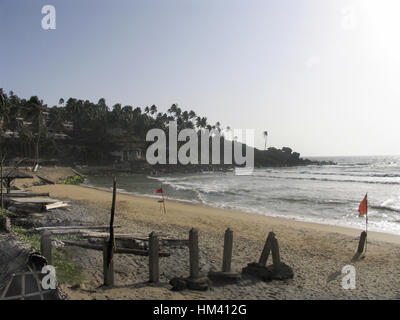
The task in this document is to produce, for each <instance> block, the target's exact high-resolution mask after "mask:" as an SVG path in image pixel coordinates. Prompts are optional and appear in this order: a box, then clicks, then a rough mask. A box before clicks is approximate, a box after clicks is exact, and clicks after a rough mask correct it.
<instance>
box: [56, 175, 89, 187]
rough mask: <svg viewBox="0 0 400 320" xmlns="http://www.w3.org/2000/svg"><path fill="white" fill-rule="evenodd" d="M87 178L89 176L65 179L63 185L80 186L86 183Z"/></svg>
mask: <svg viewBox="0 0 400 320" xmlns="http://www.w3.org/2000/svg"><path fill="white" fill-rule="evenodd" d="M86 178H87V176H84V175H81V176H74V177H71V178H68V179H65V180H64V181H62V182H61V183H62V184H72V185H79V184H81V183H83V181H85V179H86Z"/></svg>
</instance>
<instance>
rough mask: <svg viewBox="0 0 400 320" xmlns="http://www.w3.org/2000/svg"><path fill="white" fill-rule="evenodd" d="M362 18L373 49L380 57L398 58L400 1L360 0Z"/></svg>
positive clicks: (399, 47) (399, 51)
mask: <svg viewBox="0 0 400 320" xmlns="http://www.w3.org/2000/svg"><path fill="white" fill-rule="evenodd" d="M359 4H360V7H361V8H362V15H363V16H362V20H363V24H364V27H365V30H366V32H367V34H366V36H367V37H368V40H369V41H371V44H372V46H373V49H374V50H375V51H376V53H377V54H378V55H379V56H380V57H381V58H382V59H386V58H394V59H397V60H398V59H399V53H400V41H399V37H398V35H399V31H400V19H399V16H400V1H399V0H383V1H378V0H361V1H360V2H359Z"/></svg>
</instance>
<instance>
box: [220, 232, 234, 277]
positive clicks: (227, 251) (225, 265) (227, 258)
mask: <svg viewBox="0 0 400 320" xmlns="http://www.w3.org/2000/svg"><path fill="white" fill-rule="evenodd" d="M232 245H233V231H232V230H231V229H229V228H228V229H226V231H225V239H224V255H223V258H222V272H230V271H231V262H232Z"/></svg>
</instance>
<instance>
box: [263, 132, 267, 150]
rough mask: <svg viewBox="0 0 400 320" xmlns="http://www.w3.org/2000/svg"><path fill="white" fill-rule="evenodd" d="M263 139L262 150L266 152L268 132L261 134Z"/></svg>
mask: <svg viewBox="0 0 400 320" xmlns="http://www.w3.org/2000/svg"><path fill="white" fill-rule="evenodd" d="M263 135H264V139H265V145H264V150H267V137H268V131H264V132H263Z"/></svg>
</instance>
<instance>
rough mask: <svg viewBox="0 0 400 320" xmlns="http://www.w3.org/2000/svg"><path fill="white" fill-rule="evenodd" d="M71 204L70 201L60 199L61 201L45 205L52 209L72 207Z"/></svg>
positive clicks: (47, 208) (46, 207)
mask: <svg viewBox="0 0 400 320" xmlns="http://www.w3.org/2000/svg"><path fill="white" fill-rule="evenodd" d="M70 206H71V205H69V204H68V203H65V202H62V201H60V202H55V203H52V204H47V205H45V206H44V207H45V209H46V210H51V209H58V208H65V207H70Z"/></svg>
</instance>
